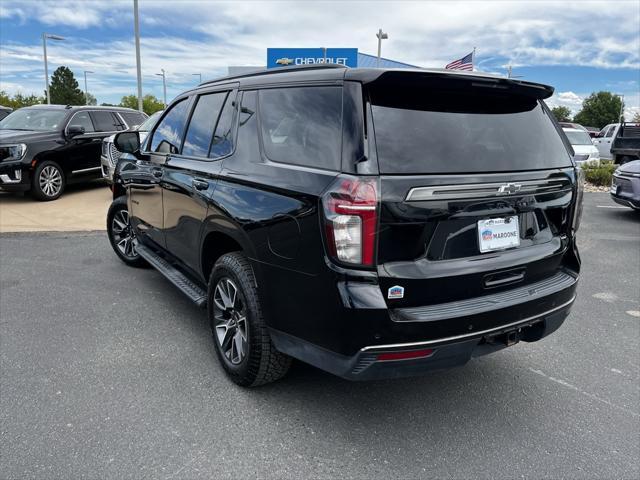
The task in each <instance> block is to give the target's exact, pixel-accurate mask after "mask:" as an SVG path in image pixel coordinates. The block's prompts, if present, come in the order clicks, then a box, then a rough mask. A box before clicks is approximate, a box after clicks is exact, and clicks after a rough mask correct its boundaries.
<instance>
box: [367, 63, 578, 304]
mask: <svg viewBox="0 0 640 480" xmlns="http://www.w3.org/2000/svg"><path fill="white" fill-rule="evenodd" d="M551 92H552V90H551V89H549V88H548V87H543V86H538V85H535V84H524V83H523V82H511V81H508V80H494V79H484V78H482V77H475V76H463V75H456V76H451V75H440V74H438V75H435V74H426V73H425V74H418V73H415V72H410V73H409V72H408V73H401V72H387V73H386V74H383V75H382V76H381V77H379V79H377V80H376V81H374V82H372V83H370V84H368V85H367V86H366V97H368V99H369V102H370V105H369V107H370V113H371V117H370V118H371V119H372V122H371V123H372V127H373V132H374V134H375V144H376V152H375V153H376V154H377V161H378V166H379V170H380V217H379V229H378V232H379V233H378V245H377V264H378V274H379V279H380V287H381V289H382V293H383V295H384V298H385V299H386V302H387V304H388V305H389V306H390V307H393V308H396V307H417V306H426V305H435V304H442V303H448V302H454V301H459V300H464V299H469V298H473V297H481V296H485V295H490V294H496V293H499V292H501V291H504V290H508V289H514V288H518V287H523V286H525V285H528V284H532V283H535V282H537V283H538V284H539V283H540V282H541V281H542V282H544V281H546V280H550V279H552V278H553V277H554V276H557V275H558V274H560V275H562V272H563V271H564V269H565V267H566V266H567V265H569V266H571V265H573V266H575V256H573V254H572V252H569V250H570V249H569V247H570V243H571V235H572V232H571V221H572V218H573V215H572V211H573V206H574V204H575V203H576V201H575V198H576V189H575V186H576V181H575V177H576V170H575V169H574V167H573V164H572V161H571V152H570V147H568V145H567V144H566V143H565V142H564V140H563V137H562V136H561V134H560V131H559V129H558V128H557V126H556V124H555V122H554V121H553V120H552V117H551V114H550V112H549V111H548V109H547V108H546V106H545V105H544V104H543V102H542V98H546V97H547V96H549V95H550V94H551ZM370 128H371V127H370ZM568 252H569V254H567V253H568ZM395 287H400V288H395Z"/></svg>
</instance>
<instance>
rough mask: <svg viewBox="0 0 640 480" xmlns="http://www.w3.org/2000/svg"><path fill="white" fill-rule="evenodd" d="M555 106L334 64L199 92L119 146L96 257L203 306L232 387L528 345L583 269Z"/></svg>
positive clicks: (528, 93)
mask: <svg viewBox="0 0 640 480" xmlns="http://www.w3.org/2000/svg"><path fill="white" fill-rule="evenodd" d="M552 92H553V89H552V88H550V87H547V86H544V85H539V84H535V83H529V82H524V81H518V80H511V79H505V78H497V77H493V76H486V75H481V74H478V73H463V72H451V71H429V70H385V69H349V68H346V67H341V66H337V65H336V66H333V65H324V66H320V67H285V68H280V69H277V70H269V71H264V72H260V73H254V74H248V75H244V76H238V77H227V78H223V79H220V80H216V81H212V82H206V83H203V84H201V85H200V86H199V87H197V88H195V89H193V90H190V91H188V92H185V93H184V94H182V95H180V96H178V97H177V98H176V99H175V100H174V101H173V103H172V104H171V105H170V106H169V107H168V108H167V110H166V112H165V113H164V115H163V117H162V118H161V119H160V120H159V122H158V123H157V124H156V126H155V128H154V129H153V130H152V131H151V132H150V134H149V135H148V137H147V138H146V140H145V141H144V142H143V144H142V145H140V142H139V138H138V134H137V132H122V133H119V134H117V135H116V138H115V142H116V145H117V146H118V149H119V150H121V151H123V152H126V153H124V154H123V156H122V159H121V160H120V162H119V163H118V166H117V169H116V173H115V184H114V200H113V203H112V206H111V207H110V210H109V213H108V218H107V228H108V235H109V239H110V242H111V244H112V246H113V248H114V250H115V252H116V254H117V255H118V256H119V257H120V258H121V259H122V260H123V261H124V262H125V263H127V264H129V265H133V266H141V265H144V264H150V265H151V266H153V267H155V268H156V269H157V270H159V271H160V272H161V273H162V274H164V275H165V276H166V277H167V278H168V279H169V280H170V281H171V282H172V283H174V284H175V285H176V286H177V287H178V288H179V289H180V290H182V291H183V292H184V293H185V294H186V295H188V296H189V297H190V298H191V299H192V300H193V301H194V302H195V303H196V304H198V305H200V306H202V307H205V306H206V308H207V311H208V316H209V320H210V322H211V329H212V332H213V342H214V345H215V350H216V352H217V356H218V357H219V360H220V362H221V363H222V365H223V367H224V369H225V370H226V372H227V373H228V374H229V376H230V377H231V378H232V379H233V380H234V381H235V382H236V383H238V384H240V385H245V386H252V385H259V384H263V383H267V382H270V381H273V380H276V379H278V378H280V377H281V376H283V375H284V374H285V372H286V371H287V368H288V367H289V365H290V362H291V359H292V358H296V359H299V360H302V361H304V362H307V363H309V364H312V365H315V366H316V367H319V368H321V369H324V370H326V371H328V372H331V373H333V374H336V375H339V376H341V377H343V378H347V379H352V380H362V379H375V378H384V377H400V376H406V375H415V374H419V373H422V372H425V371H428V370H430V369H436V368H445V367H452V366H456V365H463V364H465V363H466V362H467V361H468V360H469V359H470V358H471V357H475V356H478V355H483V354H487V353H490V352H494V351H496V350H499V349H501V348H504V347H507V346H509V345H513V344H515V343H517V342H518V341H520V340H522V341H526V342H533V341H537V340H540V339H541V338H543V337H545V336H546V335H549V334H550V333H552V332H553V331H554V330H556V329H557V328H558V327H559V326H560V325H561V324H562V322H563V321H564V319H565V317H566V316H567V315H568V313H569V310H570V308H571V306H572V303H573V301H574V299H575V296H576V285H577V281H578V273H579V270H580V258H579V255H578V250H577V248H576V241H575V235H576V230H577V229H578V224H579V221H580V212H581V208H580V206H581V202H582V198H581V197H582V187H581V180H580V178H579V173H578V170H577V169H576V167H575V165H574V163H573V160H572V154H573V152H572V150H571V146H570V145H569V144H568V143H567V141H566V138H565V137H564V136H563V135H562V132H561V130H560V129H559V128H558V125H557V123H556V122H555V120H554V119H553V115H552V114H551V113H550V111H549V109H548V108H547V106H546V105H545V104H544V102H543V99H544V98H547V97H549V96H550V95H551V94H552ZM138 288H139V286H138Z"/></svg>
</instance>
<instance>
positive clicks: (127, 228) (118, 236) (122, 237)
mask: <svg viewBox="0 0 640 480" xmlns="http://www.w3.org/2000/svg"><path fill="white" fill-rule="evenodd" d="M107 235H108V236H109V243H111V248H113V251H114V252H116V255H118V257H119V258H120V260H122V261H123V262H124V263H126V264H127V265H129V266H131V267H146V266H147V262H146V261H145V260H144V259H143V258H142V257H141V256H140V255H139V254H138V253H137V252H136V249H135V245H134V243H133V240H134V239H135V232H134V231H133V229H132V227H131V224H130V223H129V209H128V207H127V197H124V196H123V197H118V198H116V199H115V200H114V201H113V202H112V203H111V206H110V207H109V212H108V213H107Z"/></svg>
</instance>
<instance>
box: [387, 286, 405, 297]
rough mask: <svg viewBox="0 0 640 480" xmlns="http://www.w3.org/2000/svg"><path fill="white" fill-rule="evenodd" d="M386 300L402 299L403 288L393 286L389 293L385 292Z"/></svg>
mask: <svg viewBox="0 0 640 480" xmlns="http://www.w3.org/2000/svg"><path fill="white" fill-rule="evenodd" d="M387 298H390V299H391V298H404V287H401V286H400V285H395V286H393V287H391V288H389V291H388V292H387Z"/></svg>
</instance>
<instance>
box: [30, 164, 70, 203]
mask: <svg viewBox="0 0 640 480" xmlns="http://www.w3.org/2000/svg"><path fill="white" fill-rule="evenodd" d="M64 187H65V178H64V172H63V171H62V169H61V168H60V165H58V164H57V163H56V162H52V161H51V160H46V161H44V162H41V163H39V164H38V166H37V167H36V169H35V170H34V171H33V179H32V180H31V192H32V194H33V196H34V197H35V199H36V200H40V201H41V202H48V201H51V200H55V199H57V198H58V197H59V196H60V195H62V192H63V191H64Z"/></svg>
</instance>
